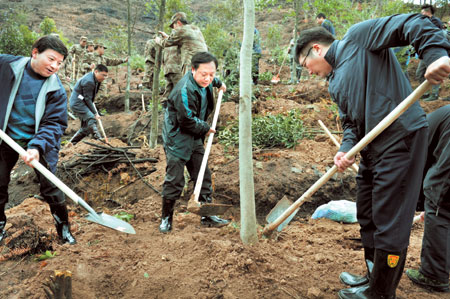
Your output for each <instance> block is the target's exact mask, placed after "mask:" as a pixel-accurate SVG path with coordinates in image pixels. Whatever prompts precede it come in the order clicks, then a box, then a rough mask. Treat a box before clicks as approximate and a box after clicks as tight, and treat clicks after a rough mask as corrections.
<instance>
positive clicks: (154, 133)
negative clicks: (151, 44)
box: [150, 0, 166, 148]
mask: <svg viewBox="0 0 450 299" xmlns="http://www.w3.org/2000/svg"><path fill="white" fill-rule="evenodd" d="M165 13H166V0H161V3H160V6H159V22H158V31H163V30H164V15H165ZM161 54H162V48H161V47H158V51H156V57H155V66H154V68H153V85H152V127H151V129H150V148H155V147H156V144H157V143H158V119H159V115H158V106H159V72H160V70H161V56H162V55H161Z"/></svg>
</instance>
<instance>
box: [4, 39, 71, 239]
mask: <svg viewBox="0 0 450 299" xmlns="http://www.w3.org/2000/svg"><path fill="white" fill-rule="evenodd" d="M67 53H68V52H67V48H66V47H65V46H64V44H63V43H62V42H61V40H60V39H59V38H58V37H55V36H51V35H47V36H43V37H41V38H39V39H38V40H37V41H36V42H35V43H34V44H33V48H32V51H31V58H29V57H20V56H12V55H0V85H1V90H2V92H0V127H1V129H2V130H3V131H4V132H5V133H6V134H7V135H8V136H9V137H11V138H12V139H13V140H15V141H16V142H17V143H18V144H19V145H21V146H22V147H23V148H24V149H26V151H27V154H26V156H23V157H22V159H23V160H24V161H25V163H26V164H28V165H29V166H31V161H32V160H34V159H36V160H38V161H39V162H40V163H41V164H42V165H44V166H45V167H47V168H48V169H49V170H50V171H51V172H53V173H54V172H55V171H56V164H57V163H58V153H59V149H60V141H61V136H62V135H63V133H64V130H65V129H66V128H67V104H66V103H67V96H66V92H65V90H64V87H63V86H62V84H61V81H60V80H59V78H58V76H57V75H56V72H57V71H58V69H59V67H60V65H61V64H62V62H63V61H64V59H65V58H66V57H67ZM18 158H19V155H18V154H17V153H16V152H15V151H14V150H13V149H12V148H11V147H9V145H7V144H6V143H5V142H3V141H2V140H0V242H1V241H2V240H3V239H4V238H5V236H6V231H5V225H6V215H5V205H6V203H7V202H8V184H9V181H10V175H11V170H12V169H13V167H14V165H15V164H16V162H17V159H18ZM36 175H37V177H38V179H39V184H40V191H41V195H42V196H43V198H44V200H45V201H46V202H47V203H48V204H49V205H50V211H51V213H52V215H53V218H54V219H55V224H56V230H57V233H58V236H59V238H60V239H61V240H62V241H63V242H64V243H70V244H75V243H76V241H75V238H74V237H73V236H72V234H71V232H70V226H69V217H68V214H67V207H66V202H65V197H64V193H63V192H62V191H61V190H59V189H58V188H57V187H56V186H55V185H53V184H52V183H51V182H50V181H49V180H47V179H46V178H45V176H43V175H42V174H40V173H39V172H38V171H36Z"/></svg>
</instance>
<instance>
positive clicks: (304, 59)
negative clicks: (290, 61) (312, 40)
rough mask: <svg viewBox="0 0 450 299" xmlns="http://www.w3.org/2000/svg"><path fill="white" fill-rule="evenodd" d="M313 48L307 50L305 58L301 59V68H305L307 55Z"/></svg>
mask: <svg viewBox="0 0 450 299" xmlns="http://www.w3.org/2000/svg"><path fill="white" fill-rule="evenodd" d="M312 48H313V47H311V48H309V50H308V52H306V56H305V58H303V63H302V64H301V66H302V67H305V62H306V58H307V57H308V56H309V53H311V50H312Z"/></svg>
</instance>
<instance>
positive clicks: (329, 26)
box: [316, 13, 336, 35]
mask: <svg viewBox="0 0 450 299" xmlns="http://www.w3.org/2000/svg"><path fill="white" fill-rule="evenodd" d="M316 22H317V24H319V25H320V26H322V27H323V28H325V29H326V30H328V32H330V33H331V34H333V35H336V31H335V30H334V27H333V23H331V21H330V20H327V18H326V17H325V15H324V14H323V13H319V14H318V15H317V17H316Z"/></svg>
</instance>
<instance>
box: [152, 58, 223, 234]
mask: <svg viewBox="0 0 450 299" xmlns="http://www.w3.org/2000/svg"><path fill="white" fill-rule="evenodd" d="M191 65H192V67H191V71H190V72H188V73H187V74H186V75H184V77H183V78H182V79H181V80H180V81H179V82H178V83H177V85H176V86H175V87H174V89H173V90H172V92H171V93H170V95H169V98H168V100H167V106H166V108H165V111H164V127H163V133H162V137H163V142H164V151H165V153H166V160H167V166H166V176H165V179H164V184H163V190H162V197H163V198H162V215H161V224H160V226H159V231H160V232H162V233H167V232H169V231H171V230H172V217H173V210H174V206H175V202H176V200H177V199H179V198H180V196H181V192H182V191H183V187H184V182H185V181H184V167H185V166H186V168H187V170H188V171H189V174H190V176H191V179H192V180H193V181H194V182H195V181H196V180H197V177H198V174H199V170H200V166H201V162H202V159H203V156H204V153H205V149H204V147H203V142H204V138H205V137H206V136H208V135H209V134H211V133H215V132H216V131H215V130H214V129H211V128H210V125H209V124H208V123H207V122H206V120H207V118H208V115H209V114H211V112H212V111H213V110H214V95H213V87H217V88H219V89H220V90H223V91H224V92H225V91H226V86H225V84H223V83H222V82H221V81H220V80H219V79H218V78H215V74H216V70H217V66H218V62H217V59H216V57H214V56H213V55H212V54H210V53H208V52H199V53H197V54H195V55H194V56H193V57H192V59H191ZM211 194H212V188H211V172H210V170H209V168H208V167H206V169H205V175H204V180H203V184H202V188H201V191H200V200H199V201H200V202H204V203H211V202H212V198H211ZM228 223H229V221H228V220H224V219H221V218H219V217H217V216H203V217H202V218H201V224H202V225H205V226H215V227H220V226H224V225H227V224H228Z"/></svg>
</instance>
